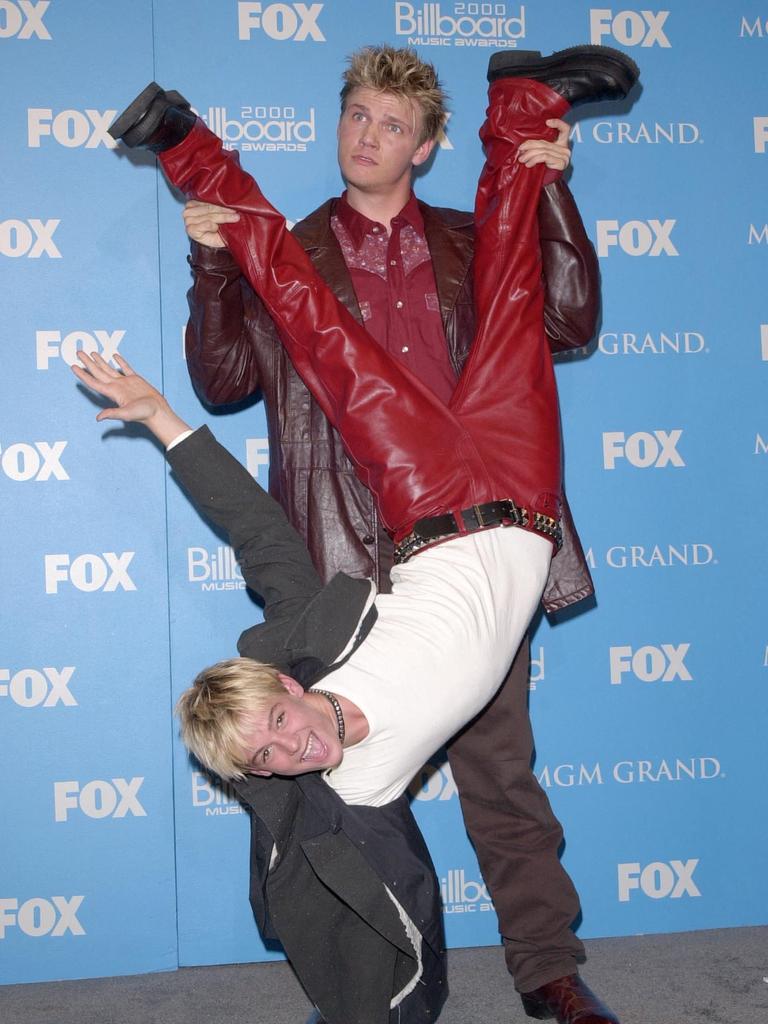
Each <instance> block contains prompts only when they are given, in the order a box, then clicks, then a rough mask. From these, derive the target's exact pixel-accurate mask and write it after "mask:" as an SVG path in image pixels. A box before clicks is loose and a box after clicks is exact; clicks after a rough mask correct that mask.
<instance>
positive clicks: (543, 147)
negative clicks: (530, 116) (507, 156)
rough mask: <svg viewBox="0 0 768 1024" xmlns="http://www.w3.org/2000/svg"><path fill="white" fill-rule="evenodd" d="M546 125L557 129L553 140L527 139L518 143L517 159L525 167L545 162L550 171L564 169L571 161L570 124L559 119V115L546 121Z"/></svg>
mask: <svg viewBox="0 0 768 1024" xmlns="http://www.w3.org/2000/svg"><path fill="white" fill-rule="evenodd" d="M547 127H548V128H555V129H556V130H557V138H556V139H555V141H554V142H547V141H546V140H545V139H527V140H526V141H525V142H521V143H520V148H519V149H518V154H517V159H518V160H519V161H520V163H521V164H525V166H526V167H533V166H534V165H535V164H546V165H547V167H549V168H550V170H552V171H564V170H565V169H566V167H567V166H568V164H569V163H570V162H571V146H570V142H569V136H570V132H571V128H570V125H568V124H567V123H566V122H565V121H561V120H560V118H559V117H553V118H551V119H550V120H549V121H547Z"/></svg>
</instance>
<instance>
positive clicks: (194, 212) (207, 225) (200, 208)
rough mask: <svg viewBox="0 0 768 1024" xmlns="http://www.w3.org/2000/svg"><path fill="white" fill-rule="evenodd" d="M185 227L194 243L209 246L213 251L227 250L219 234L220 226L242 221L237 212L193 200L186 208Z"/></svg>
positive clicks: (184, 214) (184, 215)
mask: <svg viewBox="0 0 768 1024" xmlns="http://www.w3.org/2000/svg"><path fill="white" fill-rule="evenodd" d="M183 217H184V227H185V228H186V229H187V234H188V235H189V237H190V238H191V239H192V241H193V242H199V243H200V245H207V246H209V247H210V248H211V249H226V243H225V241H224V239H223V238H222V237H221V235H220V234H219V225H220V224H234V223H235V221H238V220H240V215H239V214H238V213H237V212H236V211H235V210H229V209H227V207H226V206H214V205H213V203H198V202H197V200H195V199H191V200H190V201H189V202H188V203H187V205H186V206H185V207H184V213H183Z"/></svg>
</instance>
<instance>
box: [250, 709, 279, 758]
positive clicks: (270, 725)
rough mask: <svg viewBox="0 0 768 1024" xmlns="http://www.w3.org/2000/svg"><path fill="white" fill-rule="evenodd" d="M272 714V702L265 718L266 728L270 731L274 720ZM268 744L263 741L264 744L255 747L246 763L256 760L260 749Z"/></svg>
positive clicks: (260, 751)
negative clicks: (267, 716)
mask: <svg viewBox="0 0 768 1024" xmlns="http://www.w3.org/2000/svg"><path fill="white" fill-rule="evenodd" d="M274 715H275V705H274V704H273V705H272V707H271V708H270V709H269V718H268V719H267V728H268V729H269V730H270V731H271V729H272V722H273V721H274ZM268 746H269V744H268V743H265V744H264V746H262V747H257V749H256V750H254V752H253V753H252V754H251V757H250V761H249V762H248V763H249V764H253V762H254V761H255V760H256V758H257V757H258V756H259V754H261V753H262V751H263V750H264V749H265V748H266V747H268Z"/></svg>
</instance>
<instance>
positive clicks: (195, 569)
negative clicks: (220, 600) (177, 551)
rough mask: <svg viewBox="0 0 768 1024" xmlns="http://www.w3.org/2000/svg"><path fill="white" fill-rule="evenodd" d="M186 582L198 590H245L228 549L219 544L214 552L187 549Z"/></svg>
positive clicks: (232, 553) (233, 557) (230, 550)
mask: <svg viewBox="0 0 768 1024" xmlns="http://www.w3.org/2000/svg"><path fill="white" fill-rule="evenodd" d="M187 580H188V581H189V582H190V583H199V584H200V589H201V590H203V591H207V590H245V581H244V580H243V574H242V572H241V571H240V566H239V565H238V564H237V558H236V557H235V553H234V551H233V550H232V548H230V547H226V546H225V545H224V544H220V545H219V547H217V548H216V550H215V551H208V550H207V549H206V548H187Z"/></svg>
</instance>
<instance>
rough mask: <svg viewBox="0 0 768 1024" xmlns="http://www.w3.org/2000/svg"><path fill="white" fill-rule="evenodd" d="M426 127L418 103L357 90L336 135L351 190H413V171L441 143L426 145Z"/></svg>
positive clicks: (427, 143) (340, 120)
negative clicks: (422, 137)
mask: <svg viewBox="0 0 768 1024" xmlns="http://www.w3.org/2000/svg"><path fill="white" fill-rule="evenodd" d="M422 127H423V115H422V113H421V110H420V109H419V107H418V105H417V104H416V103H415V102H414V101H413V100H410V99H405V98H404V97H402V96H397V95H395V94H394V93H390V92H377V91H376V90H374V89H367V88H363V87H358V88H355V89H353V90H352V91H351V92H350V93H349V95H348V96H347V98H346V103H345V106H344V110H343V111H342V114H341V118H340V119H339V127H338V130H337V133H336V134H337V138H338V144H339V145H338V156H339V167H340V168H341V173H342V175H343V176H344V180H345V181H346V183H347V187H348V188H350V189H352V190H354V189H358V190H359V191H361V192H365V193H369V194H378V195H389V194H391V193H394V192H397V191H410V187H411V169H412V168H413V167H414V166H417V165H419V164H422V163H424V161H425V160H426V159H427V158H428V156H429V154H430V153H431V152H432V149H433V147H434V145H435V143H434V141H431V140H428V141H426V142H422V141H421V132H422Z"/></svg>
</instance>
